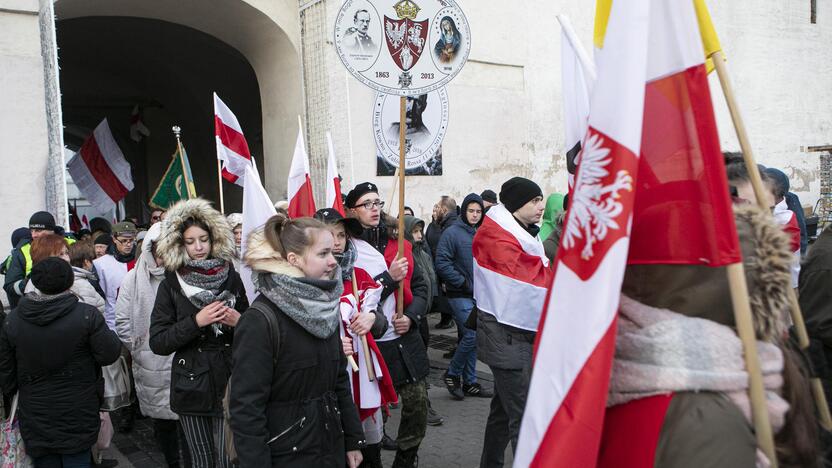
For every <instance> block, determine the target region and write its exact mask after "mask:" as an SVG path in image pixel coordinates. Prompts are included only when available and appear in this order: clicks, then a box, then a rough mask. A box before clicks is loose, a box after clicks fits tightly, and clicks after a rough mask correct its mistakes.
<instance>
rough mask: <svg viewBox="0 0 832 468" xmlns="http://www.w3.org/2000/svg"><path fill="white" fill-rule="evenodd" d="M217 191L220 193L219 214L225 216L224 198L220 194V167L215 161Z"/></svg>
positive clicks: (218, 161)
mask: <svg viewBox="0 0 832 468" xmlns="http://www.w3.org/2000/svg"><path fill="white" fill-rule="evenodd" d="M217 190H219V192H220V213H222V214H225V197H224V196H223V193H222V165H221V164H220V160H219V159H217Z"/></svg>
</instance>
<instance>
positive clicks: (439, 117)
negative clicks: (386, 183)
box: [373, 88, 448, 176]
mask: <svg viewBox="0 0 832 468" xmlns="http://www.w3.org/2000/svg"><path fill="white" fill-rule="evenodd" d="M406 105H407V108H406V112H407V113H406V114H405V125H406V128H405V137H404V138H405V161H404V163H405V175H408V176H410V175H442V139H443V138H445V132H446V130H447V129H448V92H447V91H446V90H445V88H439V89H437V90H435V91H431V92H430V93H427V94H420V95H418V96H408V97H407V104H406ZM399 128H400V124H399V99H398V97H397V96H391V95H389V94H384V93H379V94H378V96H377V97H376V105H375V106H374V107H373V133H374V134H375V140H376V152H377V158H378V160H377V164H376V167H377V169H376V175H379V176H388V175H393V174H394V173H395V172H396V168H398V167H399Z"/></svg>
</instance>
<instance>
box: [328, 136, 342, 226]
mask: <svg viewBox="0 0 832 468" xmlns="http://www.w3.org/2000/svg"><path fill="white" fill-rule="evenodd" d="M326 144H327V146H328V147H329V160H328V161H327V165H326V206H327V207H328V208H332V209H334V210H336V211H337V212H339V213H341V216H346V215H347V213H346V212H345V211H344V200H343V199H342V198H341V176H340V175H338V162H337V161H336V159H335V148H334V147H333V146H332V135H330V134H329V132H326Z"/></svg>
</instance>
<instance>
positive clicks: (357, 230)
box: [314, 208, 364, 237]
mask: <svg viewBox="0 0 832 468" xmlns="http://www.w3.org/2000/svg"><path fill="white" fill-rule="evenodd" d="M314 218H315V219H317V220H318V221H321V222H323V223H324V224H335V223H341V224H342V225H343V226H344V230H345V231H347V234H349V235H350V237H358V236H360V235H361V233H362V232H364V228H363V227H361V223H360V222H359V221H358V220H357V219H355V218H345V217H343V216H341V213H339V212H338V210H336V209H334V208H322V209H320V210H318V211H316V212H315V216H314Z"/></svg>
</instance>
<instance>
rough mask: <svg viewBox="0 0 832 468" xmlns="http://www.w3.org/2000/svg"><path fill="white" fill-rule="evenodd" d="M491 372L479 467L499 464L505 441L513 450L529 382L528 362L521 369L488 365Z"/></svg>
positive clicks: (497, 466) (515, 450)
mask: <svg viewBox="0 0 832 468" xmlns="http://www.w3.org/2000/svg"><path fill="white" fill-rule="evenodd" d="M491 373H492V374H493V375H494V398H492V399H491V411H490V413H489V414H488V422H487V423H486V425H485V440H484V443H483V448H482V457H481V458H480V468H501V467H502V466H503V463H504V461H505V460H504V458H505V452H506V447H507V446H508V444H509V442H510V443H511V449H512V451H513V452H515V453H516V452H517V437H518V436H519V434H520V422H521V421H522V420H523V410H524V409H525V408H526V396H527V395H528V392H529V383H530V382H531V363H529V366H528V367H526V368H523V369H497V368H494V367H492V368H491Z"/></svg>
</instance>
